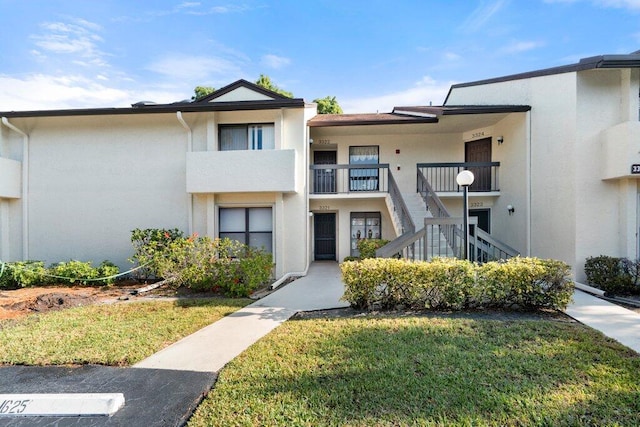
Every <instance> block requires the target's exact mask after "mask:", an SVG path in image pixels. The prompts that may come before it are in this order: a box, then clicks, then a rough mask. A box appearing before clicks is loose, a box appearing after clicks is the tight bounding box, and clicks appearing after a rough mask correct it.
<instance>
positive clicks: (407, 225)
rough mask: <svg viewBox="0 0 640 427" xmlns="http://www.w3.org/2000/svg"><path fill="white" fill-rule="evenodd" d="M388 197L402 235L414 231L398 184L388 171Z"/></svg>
mask: <svg viewBox="0 0 640 427" xmlns="http://www.w3.org/2000/svg"><path fill="white" fill-rule="evenodd" d="M389 197H391V202H392V204H393V210H394V211H395V212H396V214H397V215H398V219H399V221H400V225H401V228H402V233H403V234H404V233H407V232H413V231H415V229H416V226H415V224H414V223H413V219H411V214H410V213H409V209H408V208H407V204H406V203H405V201H404V199H403V198H402V193H400V189H399V188H398V184H397V183H396V180H395V179H394V178H393V174H392V173H391V171H389Z"/></svg>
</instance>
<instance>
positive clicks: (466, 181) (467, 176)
mask: <svg viewBox="0 0 640 427" xmlns="http://www.w3.org/2000/svg"><path fill="white" fill-rule="evenodd" d="M474 179H475V177H474V176H473V172H471V171H470V170H463V171H460V173H458V176H456V182H457V183H458V185H459V186H460V187H468V186H470V185H471V184H473V180H474Z"/></svg>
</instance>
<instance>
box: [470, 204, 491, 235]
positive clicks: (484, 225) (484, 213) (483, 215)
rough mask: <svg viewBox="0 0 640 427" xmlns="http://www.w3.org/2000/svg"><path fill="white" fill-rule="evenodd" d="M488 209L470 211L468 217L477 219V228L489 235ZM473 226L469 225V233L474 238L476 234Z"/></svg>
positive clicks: (489, 216) (489, 220)
mask: <svg viewBox="0 0 640 427" xmlns="http://www.w3.org/2000/svg"><path fill="white" fill-rule="evenodd" d="M490 212H491V211H490V210H489V209H470V210H469V216H470V217H471V216H472V217H476V218H478V228H479V229H480V230H482V231H484V232H486V233H489V234H491V215H490ZM474 227H475V226H474V225H470V226H469V228H470V230H469V232H470V234H471V235H473V236H475V235H476V232H475V230H474Z"/></svg>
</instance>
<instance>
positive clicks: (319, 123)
mask: <svg viewBox="0 0 640 427" xmlns="http://www.w3.org/2000/svg"><path fill="white" fill-rule="evenodd" d="M416 123H438V119H437V118H426V117H420V118H416V119H415V120H406V119H405V120H402V119H397V120H396V119H384V120H375V119H374V120H331V121H328V120H326V121H315V122H314V121H313V119H311V120H309V122H308V125H309V127H334V126H371V125H402V124H416Z"/></svg>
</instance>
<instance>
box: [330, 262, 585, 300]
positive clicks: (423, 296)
mask: <svg viewBox="0 0 640 427" xmlns="http://www.w3.org/2000/svg"><path fill="white" fill-rule="evenodd" d="M341 269H342V279H343V281H344V283H345V284H346V288H345V294H344V296H343V299H344V300H346V301H347V302H349V303H350V304H351V305H352V306H354V307H356V308H367V309H372V308H375V307H379V308H381V309H390V308H396V307H404V308H413V309H423V308H433V309H448V310H460V309H464V308H520V309H534V308H542V307H548V308H554V309H564V308H566V306H567V304H568V303H569V301H570V300H571V295H572V293H573V282H572V281H571V278H570V274H571V271H570V268H569V266H568V265H566V264H564V263H562V262H560V261H555V260H544V259H537V258H519V257H518V258H512V259H510V260H508V261H500V262H488V263H485V264H482V265H479V264H474V263H471V262H469V261H464V260H458V259H455V258H437V259H434V260H432V261H430V262H422V261H418V262H412V261H407V260H401V259H390V258H372V259H364V260H362V261H348V262H344V263H343V264H342V265H341Z"/></svg>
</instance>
